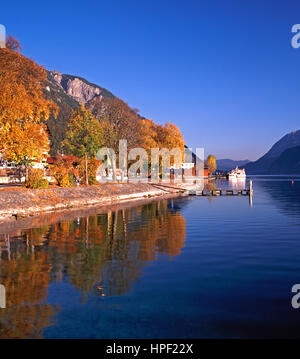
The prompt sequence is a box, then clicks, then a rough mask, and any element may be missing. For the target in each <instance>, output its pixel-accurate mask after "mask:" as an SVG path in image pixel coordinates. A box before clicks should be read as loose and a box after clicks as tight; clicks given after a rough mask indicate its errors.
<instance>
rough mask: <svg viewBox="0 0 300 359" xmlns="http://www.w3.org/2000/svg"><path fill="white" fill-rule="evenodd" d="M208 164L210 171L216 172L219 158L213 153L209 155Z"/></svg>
mask: <svg viewBox="0 0 300 359" xmlns="http://www.w3.org/2000/svg"><path fill="white" fill-rule="evenodd" d="M206 165H207V167H208V169H209V170H210V172H215V171H216V169H217V160H216V157H215V156H213V155H208V156H207V159H206Z"/></svg>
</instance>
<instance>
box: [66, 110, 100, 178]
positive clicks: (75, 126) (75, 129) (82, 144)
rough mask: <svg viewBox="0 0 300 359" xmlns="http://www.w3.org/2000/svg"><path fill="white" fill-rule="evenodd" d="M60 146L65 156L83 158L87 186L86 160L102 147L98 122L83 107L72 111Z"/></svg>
mask: <svg viewBox="0 0 300 359" xmlns="http://www.w3.org/2000/svg"><path fill="white" fill-rule="evenodd" d="M62 145H63V148H64V150H65V151H66V153H67V154H70V155H74V156H77V157H84V159H85V180H86V184H87V185H88V184H89V181H88V177H89V176H88V158H93V157H95V155H96V153H97V151H98V150H99V149H100V147H102V146H103V132H102V128H101V125H100V123H99V121H98V120H97V119H95V118H94V117H93V115H92V114H91V112H90V111H89V110H87V109H86V108H85V107H84V106H83V105H80V108H79V109H78V110H76V111H73V114H72V116H71V118H70V120H69V122H68V129H67V132H66V138H65V140H64V141H63V143H62Z"/></svg>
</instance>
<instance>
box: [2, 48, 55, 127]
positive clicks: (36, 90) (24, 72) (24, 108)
mask: <svg viewBox="0 0 300 359" xmlns="http://www.w3.org/2000/svg"><path fill="white" fill-rule="evenodd" d="M46 80H47V72H46V70H45V69H44V68H43V67H42V66H39V65H38V64H36V63H35V62H34V61H32V60H30V59H28V58H26V57H24V56H22V55H21V54H19V53H18V52H15V51H11V50H10V49H7V48H6V49H0V88H1V91H0V127H1V128H3V127H5V126H7V125H10V124H11V123H24V122H25V121H28V122H36V123H40V122H41V121H42V120H44V121H46V120H47V119H48V118H49V116H50V114H51V113H56V111H57V107H56V105H55V104H54V103H53V102H52V101H50V100H47V99H46V98H45V97H44V93H43V89H44V88H45V86H46Z"/></svg>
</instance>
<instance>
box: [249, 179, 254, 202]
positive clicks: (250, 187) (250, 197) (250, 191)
mask: <svg viewBox="0 0 300 359" xmlns="http://www.w3.org/2000/svg"><path fill="white" fill-rule="evenodd" d="M252 196H253V184H252V180H250V181H249V203H250V207H252V204H253V201H252Z"/></svg>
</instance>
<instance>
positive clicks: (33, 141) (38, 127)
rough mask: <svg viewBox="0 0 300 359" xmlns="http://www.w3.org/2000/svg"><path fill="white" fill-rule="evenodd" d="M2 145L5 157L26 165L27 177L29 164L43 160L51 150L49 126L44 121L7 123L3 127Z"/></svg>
mask: <svg viewBox="0 0 300 359" xmlns="http://www.w3.org/2000/svg"><path fill="white" fill-rule="evenodd" d="M0 132H1V140H2V142H1V146H2V147H3V149H2V154H3V156H4V158H6V159H8V160H9V161H13V162H15V163H16V164H17V165H24V166H25V171H26V179H27V174H28V166H29V165H30V164H31V163H32V162H34V161H36V162H38V161H40V160H42V159H43V158H44V157H46V156H47V153H48V151H49V137H48V133H47V128H46V126H45V125H44V124H42V123H34V122H24V123H23V124H20V123H18V122H16V123H10V124H6V126H5V127H4V128H2V129H1V131H0Z"/></svg>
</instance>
